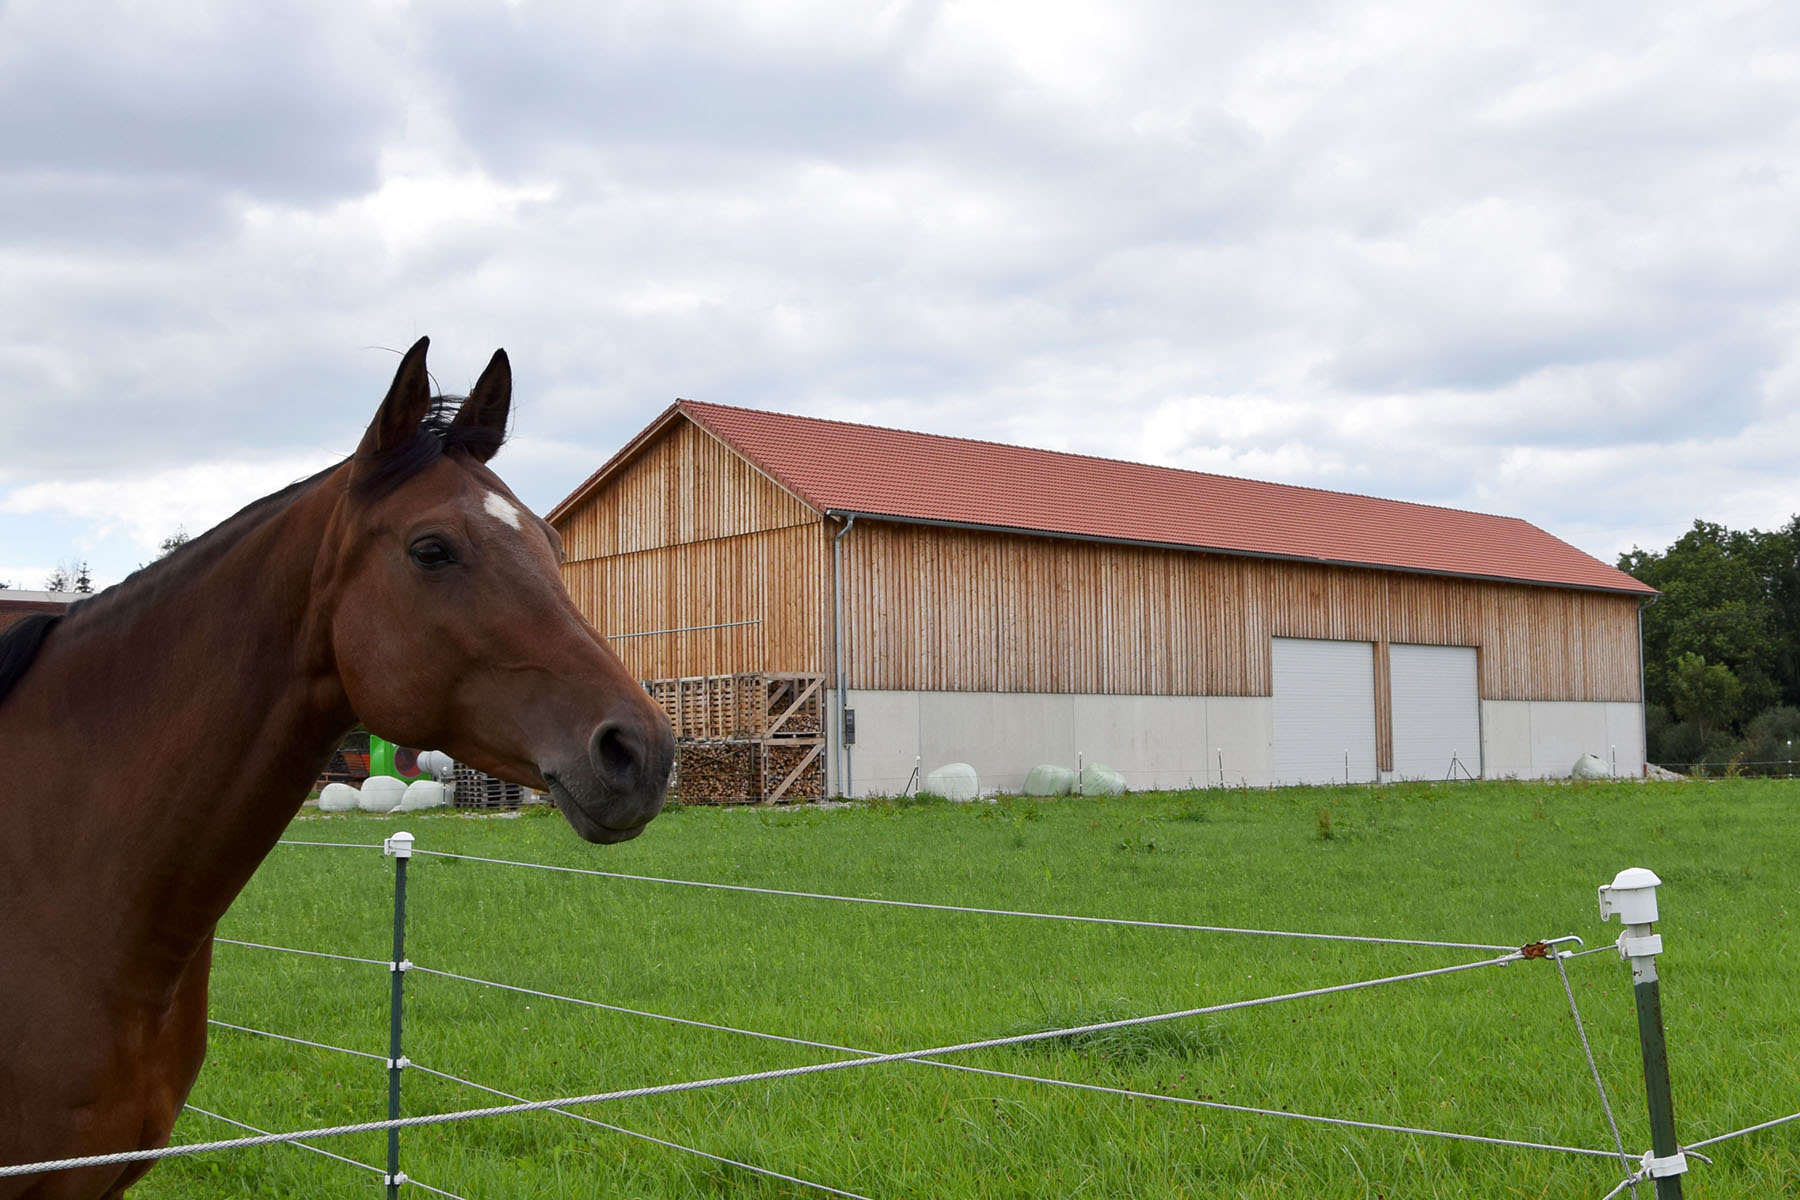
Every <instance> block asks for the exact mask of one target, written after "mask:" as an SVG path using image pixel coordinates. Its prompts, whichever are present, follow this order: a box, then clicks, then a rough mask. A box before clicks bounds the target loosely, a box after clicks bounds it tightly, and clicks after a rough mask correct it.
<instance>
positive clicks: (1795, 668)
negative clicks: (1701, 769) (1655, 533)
mask: <svg viewBox="0 0 1800 1200" xmlns="http://www.w3.org/2000/svg"><path fill="white" fill-rule="evenodd" d="M1619 568H1620V569H1621V570H1623V571H1625V572H1626V573H1628V574H1630V575H1632V576H1633V577H1635V578H1637V579H1639V580H1642V581H1643V582H1644V583H1647V584H1649V585H1650V586H1651V587H1654V588H1656V589H1657V590H1658V591H1660V592H1661V593H1662V596H1661V597H1660V598H1659V599H1658V600H1657V601H1656V602H1655V603H1654V604H1651V605H1650V606H1648V607H1647V608H1645V609H1644V690H1645V700H1646V702H1647V705H1648V707H1647V708H1646V712H1645V720H1646V724H1647V727H1648V728H1647V732H1648V736H1649V753H1650V760H1651V761H1652V762H1657V763H1662V764H1664V765H1669V766H1676V767H1677V768H1678V769H1679V767H1680V766H1682V765H1684V764H1691V763H1701V762H1706V763H1714V764H1718V763H1728V762H1732V761H1734V760H1735V761H1737V762H1739V763H1742V764H1755V763H1764V764H1771V765H1769V766H1766V767H1764V768H1762V769H1764V770H1769V771H1773V772H1778V773H1785V772H1786V765H1785V764H1786V762H1787V761H1788V760H1789V759H1791V758H1793V757H1794V755H1795V750H1794V747H1793V743H1794V742H1796V741H1800V516H1796V517H1794V518H1792V519H1790V520H1789V521H1788V523H1787V524H1786V525H1784V526H1782V527H1781V528H1779V529H1774V530H1770V531H1768V532H1766V533H1765V532H1763V531H1761V530H1756V529H1752V530H1749V531H1743V532H1741V531H1738V530H1733V529H1727V528H1725V527H1724V526H1723V525H1716V524H1713V523H1712V522H1709V521H1695V522H1694V527H1693V528H1692V529H1690V530H1688V531H1687V532H1686V533H1684V534H1682V535H1681V536H1680V537H1679V538H1677V539H1676V540H1675V542H1674V544H1673V545H1671V546H1669V547H1668V549H1666V550H1662V551H1653V550H1641V549H1637V548H1635V547H1634V548H1633V549H1632V550H1631V551H1630V553H1628V554H1624V555H1621V556H1620V558H1619ZM1745 769H1747V770H1756V769H1758V768H1756V767H1755V766H1748V765H1747V766H1746V767H1745Z"/></svg>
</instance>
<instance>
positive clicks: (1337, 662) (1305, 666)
mask: <svg viewBox="0 0 1800 1200" xmlns="http://www.w3.org/2000/svg"><path fill="white" fill-rule="evenodd" d="M1273 665H1274V685H1275V686H1274V690H1275V748H1274V749H1275V755H1274V757H1275V780H1276V782H1277V783H1343V782H1344V781H1345V778H1346V776H1347V777H1348V779H1349V780H1350V781H1351V782H1353V783H1369V782H1372V781H1373V780H1374V778H1375V647H1374V645H1373V643H1370V642H1326V641H1315V640H1313V639H1311V638H1276V639H1274V646H1273ZM1346 764H1347V766H1346Z"/></svg>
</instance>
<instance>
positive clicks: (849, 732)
mask: <svg viewBox="0 0 1800 1200" xmlns="http://www.w3.org/2000/svg"><path fill="white" fill-rule="evenodd" d="M844 745H846V746H854V745H856V710H855V709H854V708H846V709H845V710H844Z"/></svg>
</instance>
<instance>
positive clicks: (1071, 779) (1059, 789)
mask: <svg viewBox="0 0 1800 1200" xmlns="http://www.w3.org/2000/svg"><path fill="white" fill-rule="evenodd" d="M1074 790H1075V772H1074V771H1073V770H1071V769H1070V768H1068V767H1059V766H1057V765H1056V764H1055V763H1039V764H1038V765H1037V766H1035V767H1033V768H1031V773H1030V774H1029V775H1027V776H1025V794H1026V795H1027V796H1067V795H1069V794H1070V793H1072V792H1073V791H1074Z"/></svg>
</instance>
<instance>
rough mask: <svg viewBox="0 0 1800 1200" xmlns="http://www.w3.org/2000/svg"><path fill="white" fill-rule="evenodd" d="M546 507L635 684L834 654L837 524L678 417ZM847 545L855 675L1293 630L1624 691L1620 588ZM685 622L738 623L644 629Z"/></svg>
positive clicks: (1112, 683) (874, 542) (1183, 659)
mask: <svg viewBox="0 0 1800 1200" xmlns="http://www.w3.org/2000/svg"><path fill="white" fill-rule="evenodd" d="M557 524H558V528H559V530H560V531H561V533H562V535H563V539H564V549H565V552H566V554H567V558H568V562H567V564H566V565H565V567H564V578H565V580H566V581H567V583H568V586H569V590H570V592H571V593H572V594H573V595H574V597H575V601H576V603H577V604H578V605H579V606H580V607H581V610H582V611H583V612H584V613H585V614H586V615H587V617H588V619H589V620H590V621H592V622H593V623H594V625H595V626H596V627H597V628H599V630H600V631H601V632H602V633H604V634H607V635H609V636H611V637H612V638H613V643H612V644H613V647H614V649H616V650H617V651H618V652H619V653H620V655H621V657H623V658H624V660H625V663H626V665H627V666H628V667H629V668H630V669H631V670H632V672H633V673H634V674H636V675H637V677H638V678H640V679H666V678H674V677H680V676H693V675H715V674H739V673H751V672H758V671H778V672H808V673H829V672H830V671H831V669H832V648H831V637H832V593H831V542H832V535H833V534H834V533H836V531H837V529H838V525H837V524H836V523H835V522H832V521H827V520H825V519H824V518H823V517H822V516H821V515H820V514H819V513H817V512H815V511H814V510H813V509H811V508H810V507H808V506H807V505H805V504H803V503H801V502H800V501H799V500H797V499H796V498H795V497H793V496H792V495H790V494H789V493H787V492H785V491H783V490H782V489H781V488H780V487H778V486H777V485H776V484H774V483H773V482H772V481H771V480H769V479H768V478H767V477H765V476H764V475H762V474H761V473H760V472H759V471H757V470H756V469H755V468H753V467H751V466H750V465H749V464H748V463H747V462H746V461H745V460H744V459H743V458H741V457H740V456H739V455H737V454H736V453H734V452H733V451H731V450H728V449H727V448H726V447H725V446H724V445H722V444H721V443H720V442H718V441H717V440H716V439H715V438H713V437H712V436H711V435H710V434H707V433H705V432H704V431H702V430H700V429H699V428H697V427H696V426H694V425H693V424H692V423H690V422H689V421H687V420H685V419H678V420H676V421H674V422H672V423H671V425H670V426H669V428H668V430H667V431H666V432H665V433H664V434H663V435H662V436H660V437H658V438H656V439H654V440H653V441H652V442H651V443H650V444H649V445H647V446H646V447H644V449H643V451H642V453H640V454H639V455H638V457H637V458H636V459H635V460H633V461H631V462H629V463H627V464H625V465H624V466H623V467H621V468H620V469H618V470H617V471H616V472H615V473H614V474H613V476H612V477H611V478H609V479H608V480H607V481H605V483H604V484H603V486H601V487H599V488H598V489H596V491H595V492H594V494H592V495H591V496H589V497H588V498H587V499H586V500H585V501H584V502H583V503H581V504H580V505H578V506H577V507H576V508H574V509H573V510H571V511H570V512H568V513H566V514H564V515H563V516H562V517H561V518H560V519H559V520H558V523H557ZM843 562H844V580H843V583H844V589H845V597H844V611H845V619H846V624H847V626H848V630H847V632H848V637H847V639H846V661H845V666H846V669H847V673H848V682H849V684H850V685H851V686H852V687H857V688H877V689H895V690H914V689H917V690H925V691H995V692H1077V693H1114V694H1147V695H1187V696H1267V695H1269V694H1270V687H1271V681H1270V662H1269V653H1270V650H1269V643H1270V639H1271V638H1275V637H1301V638H1334V639H1347V640H1355V641H1368V642H1373V643H1375V644H1376V657H1377V662H1378V663H1380V664H1385V662H1386V654H1385V650H1386V645H1387V644H1388V643H1391V642H1412V643H1419V644H1424V645H1451V646H1476V647H1479V654H1478V656H1477V662H1478V664H1479V671H1480V687H1481V695H1482V697H1483V698H1484V699H1489V700H1608V701H1636V700H1637V699H1639V691H1638V683H1639V675H1638V632H1637V606H1638V602H1637V600H1636V598H1635V597H1632V596H1617V595H1610V594H1607V593H1600V592H1582V591H1575V590H1570V589H1561V588H1545V587H1528V586H1524V585H1516V584H1503V583H1487V582H1482V581H1477V580H1463V579H1452V578H1445V577H1440V576H1430V575H1415V574H1408V573H1402V572H1394V571H1378V570H1365V569H1356V568H1349V567H1328V566H1317V565H1312V564H1306V563H1288V562H1279V561H1274V560H1269V559H1254V558H1247V557H1241V556H1234V555H1218V554H1204V553H1198V552H1193V551H1180V550H1158V549H1151V548H1145V547H1133V546H1117V545H1108V544H1102V543H1095V542H1080V541H1073V540H1069V539H1058V538H1047V537H1030V536H1023V535H1012V534H990V533H980V532H975V531H966V530H957V529H949V528H943V527H937V526H924V525H905V524H898V523H892V522H884V521H879V520H874V519H870V518H864V519H862V520H859V521H858V522H857V523H856V525H855V527H854V528H853V529H852V530H851V532H850V533H849V535H848V536H846V537H845V538H844V540H843ZM735 622H755V624H747V625H733V623H735ZM698 625H714V626H720V625H733V627H730V628H718V629H705V630H694V631H692V632H686V633H672V632H656V631H663V630H675V629H684V628H688V627H691V626H698ZM629 634H648V635H650V636H639V637H630V636H619V635H629ZM1383 674H1384V675H1385V672H1383ZM1382 686H1385V680H1384V681H1383V683H1382ZM1381 732H1382V734H1383V736H1382V738H1381V740H1380V745H1381V746H1382V747H1384V748H1385V747H1387V745H1388V738H1387V736H1386V733H1387V731H1386V730H1385V729H1384V730H1382V731H1381Z"/></svg>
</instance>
